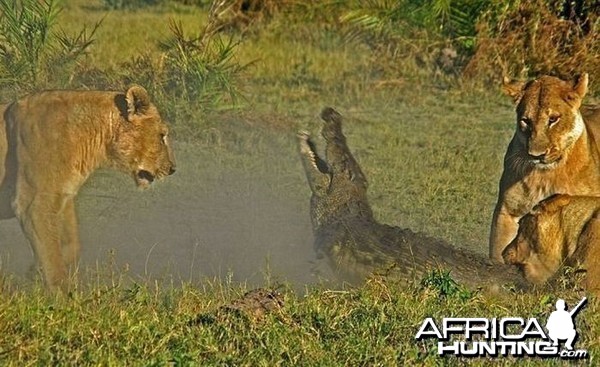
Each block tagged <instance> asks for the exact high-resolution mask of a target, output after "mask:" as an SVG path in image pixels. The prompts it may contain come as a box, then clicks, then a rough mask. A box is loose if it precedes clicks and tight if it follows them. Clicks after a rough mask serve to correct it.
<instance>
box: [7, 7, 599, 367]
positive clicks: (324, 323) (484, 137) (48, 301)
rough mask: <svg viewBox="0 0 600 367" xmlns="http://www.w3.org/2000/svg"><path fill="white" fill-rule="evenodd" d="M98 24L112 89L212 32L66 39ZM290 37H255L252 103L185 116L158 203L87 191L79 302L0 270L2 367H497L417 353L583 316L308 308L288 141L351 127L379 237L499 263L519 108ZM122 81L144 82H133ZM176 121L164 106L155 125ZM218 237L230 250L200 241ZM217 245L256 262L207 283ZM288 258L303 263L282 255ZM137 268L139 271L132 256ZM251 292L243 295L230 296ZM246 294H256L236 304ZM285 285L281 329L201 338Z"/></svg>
mask: <svg viewBox="0 0 600 367" xmlns="http://www.w3.org/2000/svg"><path fill="white" fill-rule="evenodd" d="M103 17H104V21H103V23H102V26H101V27H100V29H99V30H98V32H97V34H96V37H97V40H96V42H95V43H94V44H93V46H92V48H91V49H90V54H89V55H88V56H87V58H86V59H84V60H82V64H81V67H82V68H89V69H100V70H109V72H110V70H114V71H115V72H118V71H121V69H120V67H121V64H122V63H123V62H127V61H131V59H132V58H134V57H136V56H139V55H140V54H149V55H151V57H157V58H158V57H159V48H158V42H160V41H164V40H165V39H166V38H167V37H168V35H169V33H168V32H169V30H168V20H169V18H173V19H175V20H179V21H181V22H182V24H183V27H184V28H185V29H186V31H190V32H191V31H199V30H200V29H201V28H202V27H203V24H204V21H205V19H206V13H205V12H203V11H202V10H200V9H197V8H194V7H189V6H183V5H173V4H171V3H169V4H167V5H161V6H157V7H148V8H142V9H138V10H123V11H107V10H105V9H104V8H103V7H102V2H101V1H94V2H87V1H83V0H77V1H70V2H68V4H66V8H65V10H64V11H63V12H62V13H61V15H60V25H61V26H62V27H64V28H65V29H67V30H68V29H80V28H81V27H82V25H83V23H87V24H89V25H91V24H93V23H95V22H96V21H97V20H98V19H101V18H103ZM290 19H293V18H286V17H283V16H280V17H276V18H275V19H273V21H272V22H270V23H266V24H259V25H258V26H257V27H256V28H253V29H251V30H250V31H249V32H248V33H247V34H246V35H244V37H243V41H242V43H241V44H240V45H239V48H238V50H237V53H236V58H237V60H238V61H239V62H240V63H241V64H247V63H250V67H249V68H248V69H247V70H246V72H245V73H244V74H243V76H242V79H241V81H240V87H241V88H242V90H243V91H244V93H245V96H246V98H245V99H244V100H243V101H241V103H240V104H239V105H238V106H237V107H236V108H235V109H228V110H225V111H221V110H217V111H213V112H206V111H202V108H201V107H202V106H197V107H195V106H193V105H192V106H188V107H189V111H191V112H190V113H189V114H185V115H183V114H182V115H177V114H176V116H186V119H185V120H183V121H179V120H178V121H171V125H172V126H173V128H174V130H175V131H174V132H175V136H176V137H177V138H178V140H179V141H178V142H177V144H176V154H177V159H178V168H179V170H178V172H177V173H176V175H174V176H173V177H169V178H168V179H167V180H165V182H161V183H158V184H157V185H155V187H154V188H153V189H152V190H151V191H150V192H137V191H135V190H134V189H133V185H132V183H131V182H130V179H128V178H126V177H123V176H122V175H118V174H113V173H108V172H106V171H101V172H99V173H98V174H96V175H94V177H93V178H92V179H91V180H90V181H89V182H88V183H87V184H86V186H85V187H84V188H83V190H82V192H81V196H80V198H79V200H78V208H79V214H80V220H81V231H82V239H83V242H84V243H83V247H84V261H83V262H82V270H81V272H82V274H83V276H82V284H81V285H80V288H79V289H77V290H76V291H75V292H74V293H72V294H71V295H70V296H67V297H53V296H48V295H46V294H45V293H44V292H43V291H42V290H40V289H39V285H38V284H37V283H32V282H30V281H22V280H21V279H20V278H19V276H15V279H13V278H12V276H11V275H10V274H11V271H12V270H11V271H8V272H7V271H6V269H11V268H10V266H6V267H5V266H4V263H3V264H1V265H2V267H0V269H1V270H2V271H3V273H4V274H5V276H6V278H4V279H3V283H2V285H3V289H2V292H0V364H2V365H14V366H17V365H18V366H21V365H65V364H67V365H69V364H72V365H168V364H171V365H188V364H202V365H236V366H237V365H248V366H256V365H263V366H272V365H325V366H332V365H406V366H410V365H426V366H437V365H455V364H460V365H462V364H472V365H482V366H483V365H488V364H490V363H491V361H489V360H486V359H468V360H456V359H453V358H444V359H441V358H439V357H438V356H437V355H436V352H435V348H434V347H435V345H434V344H433V343H431V342H417V341H415V340H414V335H415V334H416V332H417V330H418V327H419V326H420V323H421V322H422V321H423V319H424V318H425V317H435V318H438V319H439V318H441V317H444V316H465V317H467V316H479V317H489V318H491V317H501V316H521V317H525V318H527V317H539V318H540V319H541V320H545V319H546V317H547V316H548V315H549V313H550V312H551V311H552V310H553V302H554V301H555V299H556V297H557V296H560V297H563V298H565V299H566V300H567V302H568V303H569V305H572V304H573V303H574V302H576V301H577V300H578V299H579V297H580V293H579V292H577V291H573V290H566V289H559V290H557V291H556V293H555V294H548V293H540V292H537V293H532V294H521V293H514V292H505V293H502V294H499V295H489V294H483V293H479V292H467V293H465V292H462V291H459V292H454V291H451V289H454V288H453V287H454V285H452V284H451V283H442V285H438V287H442V286H443V287H444V289H445V291H448V289H450V291H448V292H447V293H448V294H447V295H446V296H441V295H440V291H439V289H436V285H435V284H437V283H436V282H435V281H430V282H429V283H428V284H432V287H433V288H423V287H421V286H420V285H413V286H408V287H406V286H400V285H398V284H395V283H394V282H392V281H380V280H372V281H370V282H368V283H367V284H366V285H365V286H363V287H357V288H347V289H339V288H336V289H335V290H329V289H327V288H325V286H319V285H307V286H306V291H305V290H304V284H305V283H308V282H306V281H305V280H306V279H305V278H301V281H300V282H299V281H294V280H293V279H289V278H288V277H287V276H289V275H290V273H293V272H297V273H307V272H308V271H307V270H306V268H307V267H308V265H307V263H306V262H307V260H306V259H307V258H310V257H314V254H313V249H312V246H311V244H310V243H309V242H310V228H309V218H308V200H309V197H310V190H309V188H308V186H307V184H306V180H305V177H304V174H303V172H302V167H301V164H300V162H299V159H298V156H297V148H296V141H295V132H296V131H297V130H299V129H307V130H309V131H311V132H313V134H315V135H316V134H317V132H318V129H319V119H318V114H319V112H320V110H321V109H322V108H323V107H324V106H326V105H331V106H334V107H336V108H337V109H339V110H340V111H341V112H342V114H343V115H344V116H345V118H346V124H345V127H344V129H345V132H346V135H347V137H348V143H349V145H350V148H351V149H352V151H353V152H354V154H355V156H356V158H357V160H358V161H359V163H360V164H361V166H362V168H363V170H364V172H365V173H366V175H367V177H368V179H369V182H370V186H369V199H370V201H371V204H372V206H373V209H374V211H375V214H376V216H377V218H378V219H379V220H380V221H382V222H384V223H389V224H392V225H399V226H403V227H409V228H412V229H413V230H418V231H423V232H426V233H428V234H430V235H432V236H436V237H440V238H443V239H445V240H447V241H449V242H450V243H452V244H454V245H456V246H459V247H466V248H469V249H471V250H474V251H478V252H481V253H486V252H487V237H488V231H489V224H490V221H491V214H492V210H493V206H494V204H495V200H496V194H497V183H498V179H499V177H500V173H501V169H502V157H503V154H504V150H505V148H506V145H507V144H508V141H509V139H510V136H511V134H512V130H513V126H514V122H513V120H514V112H513V107H512V105H511V103H510V101H509V100H508V99H507V98H504V97H501V96H499V95H498V93H497V92H496V90H497V87H496V86H492V85H490V86H489V89H488V90H487V91H481V90H475V89H471V88H470V87H469V86H468V85H464V86H460V85H457V83H455V82H453V81H452V80H451V79H446V78H444V77H439V76H435V75H431V73H429V72H428V71H427V70H422V69H419V68H418V67H417V65H416V63H415V61H414V60H413V59H412V58H410V57H409V58H407V59H406V60H403V63H402V65H401V66H398V65H389V64H388V61H385V60H378V59H377V58H376V57H375V56H374V54H372V53H371V51H370V50H369V49H368V48H367V47H365V46H361V45H360V44H348V43H346V42H344V40H343V36H342V35H341V34H337V33H335V32H334V31H333V30H332V29H331V28H330V27H324V26H323V25H322V24H312V23H310V22H309V23H302V22H295V23H294V22H291V21H290ZM399 69H400V70H402V71H401V72H395V71H394V70H399ZM129 78H130V79H131V80H132V81H135V80H136V75H130V76H129ZM449 86H450V87H449ZM168 103H169V100H168V99H165V100H160V101H159V104H162V105H159V107H161V109H164V107H165V105H166V104H168ZM195 108H197V110H196V109H195ZM317 142H318V143H319V142H320V141H319V140H317ZM13 224H14V223H13ZM198 228H199V229H198ZM208 231H213V232H218V233H206V235H207V236H206V237H204V236H203V234H204V232H208ZM121 232H122V233H123V235H124V236H121V237H119V233H121ZM188 232H190V233H192V234H191V235H189V236H188V237H185V236H187V234H186V233H188ZM221 232H222V233H221ZM260 232H264V233H260ZM114 233H116V234H115V235H114V236H112V237H111V236H109V235H112V234H114ZM287 233H290V236H286V234H287ZM222 234H231V237H225V240H221V242H219V241H216V243H217V244H218V245H223V246H225V245H228V246H231V247H227V251H229V249H231V252H232V254H233V255H232V256H234V255H237V256H239V257H241V258H243V259H244V260H246V262H247V263H252V261H251V260H252V259H261V260H262V259H264V262H261V263H260V265H256V266H255V265H252V268H253V269H244V270H240V269H236V268H233V269H231V270H232V271H233V275H232V276H231V277H230V278H228V277H227V276H225V277H221V278H219V279H218V280H212V279H211V277H212V276H213V275H214V274H211V273H210V272H209V270H207V269H208V267H209V266H210V265H211V261H214V260H215V259H214V258H211V256H214V254H215V253H217V252H215V251H217V250H218V249H215V248H213V247H211V242H210V240H211V238H212V237H210V236H209V235H214V236H217V237H218V236H220V235H222ZM271 235H272V237H273V238H274V240H273V241H272V243H271V242H270V241H269V237H270V236H271ZM194 236H197V238H196V237H194ZM289 237H293V238H289ZM296 237H302V238H300V239H298V238H296ZM190 238H191V239H192V240H197V241H198V242H199V243H202V242H203V241H205V242H207V243H208V245H207V246H206V247H202V249H203V250H202V251H204V252H202V253H201V254H198V256H199V257H200V258H202V259H204V260H203V261H198V263H197V264H195V265H194V264H193V263H192V264H191V265H190V264H188V262H186V263H185V264H183V265H182V264H181V263H175V264H171V265H169V266H167V265H165V264H162V265H165V266H166V269H167V270H166V271H167V274H164V273H162V277H161V276H159V277H158V280H157V277H156V276H155V274H147V273H146V272H145V271H146V270H147V269H146V267H147V266H148V264H150V266H151V267H152V266H156V267H157V269H159V270H160V271H162V270H161V269H162V268H159V267H158V265H160V264H161V260H162V259H163V258H168V255H169V253H179V252H181V254H182V255H181V257H183V258H185V259H186V261H187V260H189V259H188V258H189V257H192V255H191V253H189V252H185V250H186V249H185V248H183V246H182V245H183V244H187V242H185V241H190ZM219 238H220V237H219ZM219 238H218V239H219ZM111 241H114V243H113V242H111ZM290 243H291V245H290ZM3 245H4V242H3ZM287 245H290V246H292V245H293V246H296V248H297V247H298V246H300V250H297V251H299V252H296V253H294V254H295V255H293V256H290V255H287V253H286V252H285V251H283V248H284V247H285V246H287ZM99 246H106V247H107V248H113V249H114V251H115V254H116V255H115V256H116V259H115V262H116V263H115V264H110V263H109V264H105V262H104V260H103V259H99V260H97V261H98V262H99V264H100V265H98V266H97V267H94V265H93V264H95V256H96V253H95V252H94V251H95V250H96V249H97V247H99ZM215 247H216V245H215ZM86 249H88V250H87V251H88V252H87V253H86ZM135 249H138V252H137V253H136V252H132V253H133V254H136V255H133V256H132V257H127V256H125V255H123V253H126V252H127V251H134V250H135ZM96 251H97V250H96ZM298 253H306V254H307V255H306V258H300V257H298ZM226 255H228V256H229V252H227V253H226ZM27 256H28V255H27V254H24V255H23V258H25V259H27ZM265 262H266V263H267V265H265ZM252 264H253V263H252ZM247 266H249V265H247ZM182 267H183V270H182V269H181V268H182ZM265 268H266V269H265ZM90 269H91V270H90ZM225 270H226V271H229V270H228V269H225ZM170 271H173V272H175V271H179V272H182V273H183V274H184V276H183V278H184V280H186V281H189V282H184V284H183V285H181V283H180V281H179V279H177V278H170V277H169V276H168V272H170ZM240 272H241V273H242V275H244V276H237V277H236V275H237V274H236V273H240ZM247 274H252V275H253V279H252V280H250V281H248V284H247V285H244V280H245V278H246V277H245V275H247ZM294 274H295V273H294ZM188 275H189V276H188ZM206 277H208V278H209V279H211V280H206ZM286 281H290V284H289V286H287V287H285V288H284V293H285V295H286V300H285V306H284V308H283V309H282V311H281V313H279V314H277V313H276V314H272V315H269V316H268V317H267V318H266V319H265V320H263V321H258V322H257V321H251V320H247V319H245V318H243V317H242V318H239V317H230V318H226V319H225V320H219V321H218V322H214V323H208V324H202V323H201V324H197V323H194V322H193V320H196V319H197V318H198V316H199V315H202V314H206V313H212V312H214V311H215V310H216V309H217V308H218V307H219V306H221V305H223V304H225V303H227V302H229V301H230V300H232V299H234V298H237V297H238V296H240V295H241V294H243V290H244V289H245V288H247V287H248V288H249V287H252V286H254V285H256V284H261V283H267V284H271V283H272V284H276V283H278V282H283V283H285V284H288V283H286ZM240 283H241V285H240ZM443 284H446V285H443ZM448 284H451V285H452V286H448ZM446 288H447V289H446ZM597 312H598V304H597V302H596V301H595V300H593V302H591V303H590V304H589V305H588V306H587V308H585V309H584V311H583V312H582V313H581V316H579V317H578V319H577V327H578V330H579V331H580V333H581V337H580V340H579V342H578V344H577V345H578V346H580V347H583V348H587V349H588V350H589V352H590V354H591V355H592V359H591V360H590V361H588V362H589V364H590V365H593V364H594V363H595V361H596V359H595V358H596V357H595V355H597V354H598V353H600V340H599V339H598V335H600V318H599V317H597V316H596V315H597ZM496 362H497V364H501V365H512V364H517V363H520V364H523V363H525V365H547V364H551V365H562V362H560V361H555V360H538V359H531V360H526V361H521V360H513V359H500V360H498V361H496Z"/></svg>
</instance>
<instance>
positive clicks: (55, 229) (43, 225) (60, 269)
mask: <svg viewBox="0 0 600 367" xmlns="http://www.w3.org/2000/svg"><path fill="white" fill-rule="evenodd" d="M23 191H24V190H20V193H19V195H18V196H17V199H16V200H15V203H14V208H15V213H16V215H17V218H18V219H19V222H20V224H21V228H22V229H23V232H24V233H25V236H26V237H27V239H28V240H29V243H30V245H31V247H32V248H33V251H34V253H35V257H36V260H37V262H38V264H39V265H40V266H41V268H42V273H43V276H44V280H45V282H46V285H47V287H48V288H49V289H50V290H52V291H56V290H60V289H64V288H65V287H66V286H67V284H66V282H67V268H66V265H65V261H64V257H63V253H62V248H61V247H62V243H61V242H62V241H61V237H62V231H63V221H64V212H63V209H64V206H65V198H64V195H61V194H45V193H37V194H33V195H29V194H28V193H27V192H23Z"/></svg>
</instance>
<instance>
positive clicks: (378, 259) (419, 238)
mask: <svg viewBox="0 0 600 367" xmlns="http://www.w3.org/2000/svg"><path fill="white" fill-rule="evenodd" d="M321 118H322V120H323V125H322V128H321V135H322V137H323V139H324V141H325V152H324V157H321V156H320V155H319V154H318V152H317V149H316V144H315V142H314V141H313V139H312V138H311V136H310V134H309V133H308V132H305V131H300V132H298V134H297V137H298V141H299V150H300V156H301V160H302V164H303V166H304V170H305V173H306V177H307V180H308V184H309V186H310V189H311V191H312V196H311V199H310V217H311V222H312V228H313V235H314V247H315V250H316V252H317V257H318V258H326V259H327V262H328V263H329V265H330V266H331V267H332V268H333V270H334V271H335V273H336V274H337V275H338V276H339V277H340V278H341V279H343V280H344V281H349V282H351V283H356V282H360V281H362V280H364V279H365V278H366V277H368V276H370V275H372V274H382V275H386V276H388V277H393V278H395V279H398V280H401V281H410V280H412V281H415V280H418V279H420V278H422V277H423V276H424V275H425V274H427V273H428V272H430V271H432V270H440V271H449V272H450V273H449V274H450V276H451V278H452V279H453V280H455V281H456V282H458V283H460V284H463V285H465V286H468V287H475V288H488V289H489V287H492V288H496V287H498V286H501V285H512V286H519V285H522V278H521V276H520V275H519V273H518V271H517V270H516V269H515V268H514V267H510V266H508V265H496V264H492V263H490V262H489V260H488V258H487V257H486V256H483V255H482V254H478V253H475V252H471V251H467V250H464V249H460V248H456V247H454V246H452V245H450V244H448V243H447V242H445V241H444V240H441V239H437V238H434V237H430V236H428V235H426V234H423V233H418V232H413V231H412V230H410V229H405V228H399V227H395V226H390V225H386V224H382V223H379V222H378V221H377V220H376V219H375V217H374V216H373V210H372V209H371V206H370V205H369V201H368V197H367V188H368V182H367V178H366V176H365V174H364V173H363V171H362V170H361V168H360V165H359V164H358V162H357V161H356V159H355V158H354V156H353V155H352V153H351V152H350V149H349V148H348V145H347V144H346V137H345V136H344V134H343V133H342V120H343V119H342V116H341V115H340V114H339V113H338V112H337V111H336V110H334V109H333V108H331V107H327V108H325V109H323V111H322V112H321Z"/></svg>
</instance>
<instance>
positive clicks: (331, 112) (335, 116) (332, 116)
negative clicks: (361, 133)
mask: <svg viewBox="0 0 600 367" xmlns="http://www.w3.org/2000/svg"><path fill="white" fill-rule="evenodd" d="M321 118H322V119H323V120H324V121H326V122H341V121H342V115H340V113H339V112H337V111H336V110H335V109H333V108H332V107H325V108H324V109H323V111H321Z"/></svg>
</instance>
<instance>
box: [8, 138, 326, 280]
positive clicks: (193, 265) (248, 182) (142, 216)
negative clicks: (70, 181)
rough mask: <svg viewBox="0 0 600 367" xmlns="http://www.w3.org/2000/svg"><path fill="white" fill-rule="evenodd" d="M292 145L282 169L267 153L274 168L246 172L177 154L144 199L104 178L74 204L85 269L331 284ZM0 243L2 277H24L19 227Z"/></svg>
mask: <svg viewBox="0 0 600 367" xmlns="http://www.w3.org/2000/svg"><path fill="white" fill-rule="evenodd" d="M288 145H289V146H287V147H286V151H285V152H284V153H285V155H281V154H278V155H279V156H281V157H285V158H284V160H283V161H281V162H275V163H273V159H274V157H275V155H273V154H272V152H266V153H263V155H264V154H267V155H269V156H270V157H268V158H269V159H271V166H272V167H268V166H265V165H263V164H262V163H259V162H267V161H268V160H267V159H265V158H267V157H261V156H257V157H249V158H248V160H247V162H256V164H257V166H255V167H249V166H248V165H247V164H246V165H245V164H239V162H238V163H235V162H233V163H231V162H229V161H228V160H227V159H228V158H222V157H221V158H219V155H218V153H214V152H212V153H211V152H210V149H209V148H206V147H197V146H194V145H191V144H189V145H184V146H183V145H180V147H179V149H178V150H176V154H177V163H178V170H177V172H176V173H175V174H174V175H173V176H171V177H168V178H166V179H165V180H163V181H160V182H156V183H154V185H153V187H152V188H151V189H149V190H146V191H139V190H137V189H136V188H135V187H134V184H133V183H132V180H131V179H130V178H128V177H126V176H125V175H123V174H120V173H116V172H112V171H99V172H98V173H96V174H95V175H94V176H92V177H91V178H90V180H89V181H88V184H86V185H85V187H84V188H83V189H82V191H81V192H80V195H79V197H78V201H77V207H78V217H79V229H80V236H81V242H82V257H81V261H80V268H81V269H86V268H92V269H95V268H99V269H102V268H107V267H111V268H114V269H118V270H119V271H123V272H124V273H125V274H126V275H127V277H129V278H130V279H134V280H137V279H139V280H155V279H158V280H168V281H172V282H175V283H176V284H177V283H178V282H180V281H185V282H188V281H189V282H192V283H195V282H200V281H202V280H204V279H206V278H210V279H212V278H215V277H216V278H218V279H221V280H223V279H231V280H233V281H234V282H246V283H248V284H249V285H261V284H264V283H265V281H266V279H267V278H269V279H270V280H271V281H275V282H289V283H290V284H292V285H293V286H294V287H302V286H303V285H305V284H313V283H316V282H318V281H319V280H320V279H321V278H320V277H321V276H323V277H326V278H327V277H329V276H330V274H329V275H328V274H327V266H326V265H323V264H322V261H317V259H316V257H315V253H314V250H313V245H312V240H313V238H312V231H311V226H310V218H309V213H308V205H309V204H308V201H309V197H310V190H309V188H308V186H307V185H306V180H305V178H304V176H303V172H302V167H301V165H300V162H299V159H298V157H297V155H296V154H297V153H296V152H295V145H294V144H291V142H290V143H289V144H288ZM254 158H256V159H254ZM235 159H236V158H232V160H233V161H235ZM229 165H232V166H234V167H228V166H229ZM236 167H237V168H236ZM0 236H1V237H0V238H1V239H0V241H1V243H2V248H1V249H0V256H1V257H0V258H1V260H2V263H1V264H0V270H1V271H2V273H3V274H5V275H6V274H12V275H15V276H17V277H24V276H26V275H27V274H28V272H29V270H30V267H31V264H32V262H33V256H32V253H31V250H30V249H29V245H28V244H27V242H26V240H25V238H24V235H23V234H22V233H21V231H20V228H19V226H18V223H17V221H16V220H15V219H11V220H5V221H0Z"/></svg>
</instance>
